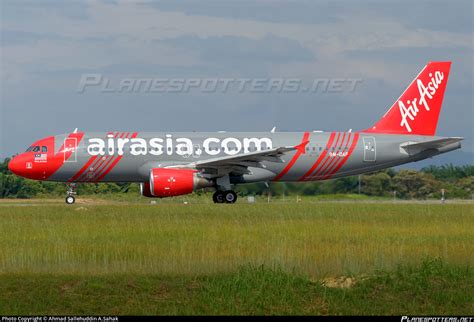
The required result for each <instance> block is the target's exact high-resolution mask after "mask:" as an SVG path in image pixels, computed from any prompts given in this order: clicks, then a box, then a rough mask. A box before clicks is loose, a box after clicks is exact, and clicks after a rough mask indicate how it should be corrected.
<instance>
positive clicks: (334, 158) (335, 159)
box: [319, 132, 349, 176]
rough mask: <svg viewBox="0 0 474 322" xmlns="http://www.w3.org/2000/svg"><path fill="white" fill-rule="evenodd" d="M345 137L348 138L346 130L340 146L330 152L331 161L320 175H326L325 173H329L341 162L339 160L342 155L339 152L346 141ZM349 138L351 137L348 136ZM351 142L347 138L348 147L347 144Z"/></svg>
mask: <svg viewBox="0 0 474 322" xmlns="http://www.w3.org/2000/svg"><path fill="white" fill-rule="evenodd" d="M345 139H346V132H344V134H343V136H342V140H341V144H339V146H338V147H337V150H335V151H334V152H333V154H332V155H331V152H330V153H329V155H330V156H331V158H332V159H331V161H330V162H329V163H328V165H327V167H326V169H324V170H322V171H321V172H320V173H319V175H320V176H321V175H324V174H327V173H330V172H331V170H332V169H333V168H334V166H335V165H337V163H339V161H341V159H342V158H341V157H338V156H337V155H338V154H339V152H340V151H341V149H342V146H343V145H344V142H345ZM348 139H349V137H348ZM348 143H349V140H347V142H346V147H347V144H348Z"/></svg>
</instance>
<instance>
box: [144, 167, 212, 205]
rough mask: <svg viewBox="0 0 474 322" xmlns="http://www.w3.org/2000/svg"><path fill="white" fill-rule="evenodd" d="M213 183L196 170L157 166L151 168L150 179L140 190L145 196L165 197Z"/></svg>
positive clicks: (189, 191) (182, 193) (181, 193)
mask: <svg viewBox="0 0 474 322" xmlns="http://www.w3.org/2000/svg"><path fill="white" fill-rule="evenodd" d="M212 184H213V183H212V182H211V181H209V180H208V179H206V178H203V177H201V176H200V175H199V173H198V171H196V170H192V169H166V168H156V169H151V171H150V181H148V182H145V183H142V184H141V185H140V190H141V194H142V196H144V197H150V198H154V197H155V198H164V197H173V196H179V195H185V194H188V193H191V192H193V191H194V190H196V189H200V188H205V187H210V186H212Z"/></svg>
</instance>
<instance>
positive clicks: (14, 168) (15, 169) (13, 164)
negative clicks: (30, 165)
mask: <svg viewBox="0 0 474 322" xmlns="http://www.w3.org/2000/svg"><path fill="white" fill-rule="evenodd" d="M20 159H21V158H20V156H16V157H14V158H13V159H11V160H10V162H8V169H9V170H10V171H11V172H12V173H14V174H16V175H17V176H21V175H22V174H21V168H22V166H23V169H24V168H26V164H25V163H23V164H22V163H21V160H20Z"/></svg>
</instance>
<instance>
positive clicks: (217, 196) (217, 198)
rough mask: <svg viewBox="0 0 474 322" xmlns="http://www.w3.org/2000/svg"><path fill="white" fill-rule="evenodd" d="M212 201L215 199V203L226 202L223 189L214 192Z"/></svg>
mask: <svg viewBox="0 0 474 322" xmlns="http://www.w3.org/2000/svg"><path fill="white" fill-rule="evenodd" d="M212 201H214V203H224V202H225V199H224V192H223V191H216V192H214V194H213V195H212Z"/></svg>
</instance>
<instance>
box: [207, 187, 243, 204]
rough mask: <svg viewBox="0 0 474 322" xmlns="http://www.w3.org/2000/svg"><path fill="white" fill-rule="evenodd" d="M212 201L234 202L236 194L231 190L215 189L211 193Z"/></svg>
mask: <svg viewBox="0 0 474 322" xmlns="http://www.w3.org/2000/svg"><path fill="white" fill-rule="evenodd" d="M212 200H213V201H214V203H234V202H236V201H237V194H236V193H235V192H234V191H232V190H226V191H220V190H218V191H216V192H214V194H213V195H212Z"/></svg>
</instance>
